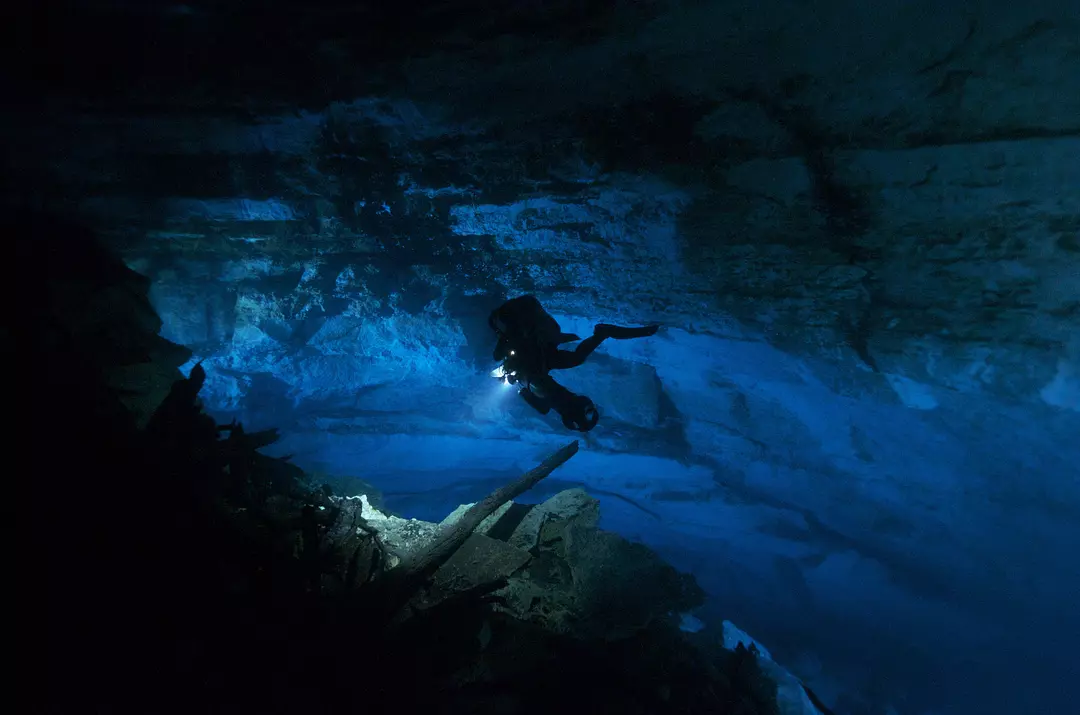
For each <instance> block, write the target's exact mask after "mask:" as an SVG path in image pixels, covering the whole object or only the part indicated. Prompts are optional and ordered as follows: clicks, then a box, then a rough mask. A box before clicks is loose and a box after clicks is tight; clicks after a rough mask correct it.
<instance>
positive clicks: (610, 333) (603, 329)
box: [593, 323, 660, 340]
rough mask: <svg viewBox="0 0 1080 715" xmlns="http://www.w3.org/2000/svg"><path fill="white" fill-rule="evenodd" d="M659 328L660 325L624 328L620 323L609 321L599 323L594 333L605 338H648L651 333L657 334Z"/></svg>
mask: <svg viewBox="0 0 1080 715" xmlns="http://www.w3.org/2000/svg"><path fill="white" fill-rule="evenodd" d="M659 329H660V326H659V325H646V326H644V327H642V328H624V327H622V326H620V325H608V324H607V323H598V324H597V325H596V329H595V330H594V331H593V333H594V334H595V335H602V336H604V337H605V338H615V339H616V340H630V339H632V338H647V337H649V336H650V335H656V331H657V330H659Z"/></svg>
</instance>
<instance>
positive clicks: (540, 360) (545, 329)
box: [488, 295, 660, 432]
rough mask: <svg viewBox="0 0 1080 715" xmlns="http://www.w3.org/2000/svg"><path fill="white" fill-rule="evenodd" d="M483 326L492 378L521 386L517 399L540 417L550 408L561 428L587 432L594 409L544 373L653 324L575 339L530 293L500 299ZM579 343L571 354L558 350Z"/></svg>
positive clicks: (642, 333) (601, 328)
mask: <svg viewBox="0 0 1080 715" xmlns="http://www.w3.org/2000/svg"><path fill="white" fill-rule="evenodd" d="M488 325H490V326H491V329H492V330H494V331H495V333H496V334H497V335H498V336H499V341H498V343H497V344H496V345H495V352H494V355H493V357H494V358H495V360H496V361H498V362H501V363H502V365H501V366H500V367H499V368H497V369H496V370H495V372H493V373H492V374H493V375H495V376H496V377H500V378H502V379H503V380H505V381H506V382H507V383H508V384H511V385H513V384H518V383H520V384H521V385H522V387H521V389H520V391H519V392H518V394H519V395H521V397H522V398H523V399H524V400H525V401H526V402H527V403H529V405H530V406H531V407H532V408H533V409H535V410H536V411H537V412H539V413H540V414H542V415H546V414H547V413H548V412H550V411H551V410H552V409H554V410H555V411H556V412H557V413H558V414H559V416H560V417H562V422H563V425H565V426H566V428H567V429H572V430H576V431H578V432H588V431H589V430H591V429H592V428H593V427H595V426H596V423H597V422H598V421H599V420H600V413H599V411H598V410H597V409H596V405H595V404H594V403H593V401H592V400H590V399H589V398H588V397H585V396H584V395H576V394H574V393H573V392H571V391H570V390H568V389H566V388H565V387H563V386H562V385H560V384H559V383H557V382H556V381H555V380H554V379H553V378H552V377H551V376H550V375H549V374H548V371H550V370H567V369H569V368H572V367H577V366H578V365H581V364H582V363H584V362H585V360H586V359H587V358H588V357H589V355H591V354H592V352H593V351H594V350H596V348H598V347H599V346H600V343H602V342H604V341H605V340H607V339H608V338H613V339H615V340H626V339H630V338H645V337H648V336H650V335H655V334H656V331H657V330H659V329H660V326H659V325H649V326H646V327H642V328H624V327H620V326H617V325H608V324H606V323H599V324H598V325H597V326H596V328H595V329H594V330H593V334H592V335H591V336H590V337H588V338H585V339H584V340H581V338H579V337H578V336H577V335H574V334H572V333H564V332H562V329H561V328H560V327H559V323H558V321H556V320H555V318H553V317H551V315H550V314H548V312H547V311H546V310H544V307H543V306H542V305H540V301H539V300H537V299H536V296H533V295H523V296H519V297H517V298H512V299H511V300H508V301H506V302H505V303H503V304H502V305H501V306H499V307H498V308H496V309H495V310H494V311H492V313H491V316H490V317H489V318H488ZM578 340H581V343H580V344H579V345H578V346H577V348H575V349H574V350H572V351H571V350H563V349H561V348H560V347H559V346H560V345H563V344H564V343H572V342H576V341H578Z"/></svg>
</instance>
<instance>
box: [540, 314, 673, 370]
mask: <svg viewBox="0 0 1080 715" xmlns="http://www.w3.org/2000/svg"><path fill="white" fill-rule="evenodd" d="M659 329H660V326H659V325H646V326H645V327H643V328H624V327H621V326H618V325H608V324H607V323H599V324H597V326H596V329H595V330H594V331H593V334H592V335H590V336H589V337H587V338H585V339H584V340H582V341H581V342H580V343H578V346H577V347H576V348H574V352H570V351H569V350H553V351H552V353H551V355H550V356H549V357H548V369H549V370H568V369H570V368H572V367H577V366H578V365H581V364H582V363H584V362H585V360H586V359H588V357H589V356H590V355H592V352H593V350H596V349H597V348H598V347H600V343H602V342H604V341H605V340H607V339H608V338H614V339H615V340H629V339H631V338H647V337H649V336H650V335H656V331H657V330H659Z"/></svg>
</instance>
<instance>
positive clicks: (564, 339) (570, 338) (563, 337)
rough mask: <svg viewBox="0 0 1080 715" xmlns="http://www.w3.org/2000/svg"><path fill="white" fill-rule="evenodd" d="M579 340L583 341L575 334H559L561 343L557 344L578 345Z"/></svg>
mask: <svg viewBox="0 0 1080 715" xmlns="http://www.w3.org/2000/svg"><path fill="white" fill-rule="evenodd" d="M578 340H581V337H579V336H577V335H575V334H574V333H559V342H558V343H557V344H558V345H562V344H563V343H576V342H577V341H578Z"/></svg>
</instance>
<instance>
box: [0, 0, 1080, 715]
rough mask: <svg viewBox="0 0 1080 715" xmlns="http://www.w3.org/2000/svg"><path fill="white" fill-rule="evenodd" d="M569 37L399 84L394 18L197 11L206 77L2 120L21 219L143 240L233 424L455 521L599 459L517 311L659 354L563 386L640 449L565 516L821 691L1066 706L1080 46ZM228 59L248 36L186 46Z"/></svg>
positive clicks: (668, 13)
mask: <svg viewBox="0 0 1080 715" xmlns="http://www.w3.org/2000/svg"><path fill="white" fill-rule="evenodd" d="M555 5H557V6H558V9H559V12H562V13H563V14H559V13H556V12H554V9H553V7H548V8H547V9H546V10H543V9H536V8H532V9H528V8H531V6H528V4H526V6H528V7H526V6H522V5H517V4H507V6H506V8H504V9H501V10H499V11H491V10H490V9H485V8H481V7H479V6H473V4H468V3H466V4H464V5H462V6H461V8H459V9H458V11H457V12H456V14H455V13H454V12H451V11H450V10H449V9H448V6H445V5H444V6H443V7H442V9H441V10H440V9H439V7H438V4H433V5H431V7H428V6H424V7H422V8H418V10H417V12H418V15H417V18H420V19H418V20H416V22H422V21H423V18H427V21H428V22H430V24H422V25H421V26H422V27H423V28H424V29H423V31H419V30H417V29H416V27H415V26H410V27H408V28H405V29H408V30H409V31H408V32H405V31H404V30H402V33H401V35H400V37H402V38H404V37H409V38H411V39H409V41H408V42H404V41H403V42H402V43H401V44H400V45H398V46H396V47H395V48H390V47H389V46H390V45H391V44H392V43H390V42H387V43H385V46H384V45H379V47H383V49H380V50H378V51H376V50H375V49H373V48H374V47H375V46H376V43H372V42H370V40H371V33H372V32H374V31H375V30H373V29H372V28H374V27H378V26H379V25H378V22H375V20H378V21H379V22H388V20H387V18H386V17H384V16H381V15H380V16H379V17H377V18H372V17H367V20H368V21H369V22H367V23H364V22H356V23H354V24H353V25H351V26H353V27H356V28H357V29H355V31H354V32H355V34H350V33H346V32H342V31H341V30H338V29H333V30H332V29H331V28H330V27H329V25H328V24H327V25H324V24H321V23H330V22H331V21H333V13H334V12H344V11H343V10H340V9H334V10H327V9H325V8H322V12H323V14H322V15H318V14H317V13H314V11H312V13H313V14H312V15H306V14H304V13H305V11H301V10H296V9H292V10H290V12H284V11H282V12H280V13H279V14H278V15H273V14H272V13H270V11H269V10H267V12H268V13H270V14H269V15H268V16H266V17H260V18H258V19H257V20H251V24H252V26H260V27H263V28H265V32H266V33H267V34H266V37H267V38H271V39H274V38H278V39H280V40H281V41H282V43H284V44H283V45H282V46H281V47H282V50H283V51H282V52H278V53H275V58H263V59H259V56H258V55H257V54H254V53H253V52H252V51H251V50H252V49H253V48H252V47H249V46H248V45H246V44H245V43H247V42H254V40H242V39H238V38H239V37H240V36H241V34H242V33H241V32H240V30H241V29H242V28H243V26H244V25H243V22H241V20H240V19H239V16H235V17H234V16H231V15H228V14H227V13H226V15H225V16H223V17H225V19H220V17H218V16H215V15H213V14H212V13H210V11H208V10H205V9H204V8H202V7H201V6H200V5H199V4H197V3H196V4H194V5H193V6H192V14H191V15H190V16H187V15H185V16H184V17H183V18H180V17H174V16H170V18H171V19H162V18H159V20H160V21H161V22H162V23H165V25H164V26H165V27H167V28H168V33H166V34H165V35H163V36H164V37H165V38H166V40H165V41H163V42H164V45H163V46H164V47H165V48H167V49H175V48H176V47H180V46H183V47H185V48H186V49H185V50H184V52H186V53H189V55H190V57H194V58H196V60H198V61H195V60H191V59H190V57H189V61H186V62H184V63H177V64H176V65H175V66H174V65H173V64H171V63H170V61H168V60H166V59H161V58H162V57H164V56H165V55H166V52H165V51H162V52H160V53H158V54H151V55H150V60H148V61H146V62H144V63H143V65H142V67H143V69H142V70H137V69H136V68H134V67H132V66H131V63H126V62H124V59H125V57H127V56H126V55H125V54H124V53H125V52H129V51H130V52H132V53H134V52H135V50H134V49H130V48H127V46H126V45H125V44H124V42H122V41H120V42H117V43H116V44H115V45H114V46H110V47H108V48H107V49H106V50H104V51H103V52H102V57H99V58H97V59H94V60H92V61H90V60H88V62H87V63H86V64H85V66H79V67H72V68H71V72H72V73H73V75H72V76H76V75H79V73H86V76H87V77H90V74H89V73H91V72H92V70H93V68H94V66H95V62H96V63H99V64H100V65H101V66H102V67H106V68H109V67H111V68H112V74H111V75H110V76H111V77H112V78H113V79H112V84H111V85H110V87H111V94H110V95H109V96H108V97H107V98H106V99H102V98H101V97H99V96H94V95H93V93H92V92H89V91H88V90H86V89H85V88H84V87H81V86H76V83H74V81H73V82H72V85H71V86H68V87H66V88H65V90H64V95H63V96H64V97H66V98H67V99H65V100H64V101H61V102H59V104H54V105H50V106H48V107H46V108H45V109H43V108H42V106H41V105H38V104H35V103H33V102H29V103H27V104H26V105H25V107H24V108H22V109H21V110H20V111H13V112H9V113H8V114H7V115H5V118H4V122H5V129H6V134H7V135H8V136H9V137H15V136H17V137H18V138H19V141H18V142H17V143H11V144H10V145H9V146H7V147H6V148H5V155H6V158H7V160H8V164H9V167H11V168H12V169H13V171H14V173H15V174H17V175H19V176H21V177H23V180H22V181H21V182H18V183H15V184H13V185H12V186H11V191H10V192H9V194H8V197H9V198H8V201H9V202H12V203H20V202H22V203H28V202H29V203H36V204H47V205H50V206H53V207H63V208H67V209H69V210H71V211H74V212H76V213H78V214H79V215H81V216H83V217H85V218H86V219H87V220H89V221H90V222H92V223H94V224H96V225H98V226H100V227H102V228H103V229H104V230H105V231H106V232H107V234H108V235H109V236H111V237H112V239H113V241H114V243H115V246H116V248H117V250H120V251H122V252H123V254H124V256H125V257H126V259H127V260H128V262H129V264H130V265H132V266H133V267H135V268H137V269H138V270H139V271H141V272H143V273H144V274H145V275H147V276H149V277H150V278H151V280H152V289H151V296H152V299H153V301H154V303H155V306H156V307H157V309H158V311H159V312H160V313H161V314H162V316H163V318H164V321H165V325H164V329H163V335H164V336H165V337H168V338H170V339H172V340H174V341H176V342H179V343H181V344H184V345H187V346H189V347H190V348H191V349H192V350H193V351H194V353H195V356H196V357H195V359H201V360H204V361H205V362H204V365H205V366H206V367H207V369H208V375H209V377H208V381H207V386H206V390H205V392H204V397H205V399H206V400H207V402H208V404H209V406H210V407H212V408H213V409H214V410H215V411H216V412H217V413H218V414H220V415H221V416H222V417H223V418H225V417H232V416H236V417H239V418H241V419H243V420H244V421H245V423H247V424H249V425H250V426H251V427H252V428H261V427H264V426H270V425H274V426H279V427H281V428H283V431H284V432H285V439H284V440H283V441H282V443H280V444H279V445H278V446H279V447H280V449H281V452H282V453H290V454H294V455H295V457H294V458H295V460H296V461H297V463H299V464H301V465H303V466H305V467H310V468H312V469H316V470H319V471H321V472H323V473H330V474H342V475H348V474H351V475H355V476H361V477H363V478H365V479H368V480H370V481H372V482H374V483H375V484H377V485H378V486H379V487H380V488H381V489H382V490H383V491H385V492H386V494H387V499H388V503H389V504H390V506H391V507H392V508H396V509H398V510H401V511H406V512H409V513H415V514H416V515H417V516H421V517H422V516H424V515H425V514H428V513H430V512H439V511H445V509H446V508H447V507H452V506H454V505H456V504H458V503H461V502H463V501H469V500H471V499H475V498H476V497H477V496H479V495H481V494H483V493H485V491H486V490H488V489H489V487H490V486H491V484H492V483H493V482H494V481H496V480H503V479H505V478H506V476H508V475H509V474H512V473H515V472H517V471H519V470H520V469H523V468H527V466H528V465H530V464H532V463H533V462H535V460H536V458H537V457H538V456H539V455H541V454H543V453H546V452H547V451H549V450H550V448H551V446H552V445H554V444H556V443H561V440H563V439H564V438H565V435H564V434H563V433H562V432H561V427H559V426H558V423H557V421H553V420H550V419H545V418H542V417H540V416H538V415H536V414H535V413H533V412H532V411H531V410H530V409H529V408H528V407H527V406H525V405H524V404H522V403H521V402H520V401H519V400H517V399H516V398H514V396H513V395H512V394H508V391H507V390H506V389H504V388H503V387H502V386H501V385H500V384H499V383H498V382H496V381H495V380H492V379H491V378H490V377H489V376H488V374H487V372H488V370H490V369H491V368H492V367H494V365H492V364H491V362H490V350H491V335H490V334H489V330H488V328H487V326H486V318H487V314H488V312H489V311H490V310H491V309H492V308H493V307H494V306H495V305H497V304H498V302H499V301H500V300H502V299H503V298H505V297H507V296H510V295H515V294H519V293H522V292H533V293H536V294H537V295H538V296H539V297H540V298H541V299H542V300H543V302H544V303H545V305H547V306H549V308H550V309H551V311H552V312H553V314H555V315H556V317H557V318H558V319H559V320H560V323H561V324H562V325H563V327H564V329H565V330H567V331H572V332H577V333H579V334H583V335H584V334H587V333H588V332H589V331H590V329H591V325H592V324H594V323H596V322H600V321H604V322H626V323H645V322H657V323H660V324H661V325H662V326H664V327H663V329H662V330H661V332H660V333H659V334H658V335H657V336H656V337H654V338H651V339H648V340H644V341H636V342H625V343H616V342H614V341H608V342H607V343H605V344H604V346H603V347H602V349H601V350H600V351H598V353H597V354H596V355H595V356H594V358H593V359H592V360H590V362H589V364H587V365H586V366H583V367H582V368H580V369H578V370H575V371H572V372H570V373H567V374H566V375H565V376H560V379H564V378H565V383H566V384H567V386H568V387H570V388H571V389H574V390H576V391H580V392H584V393H586V394H589V395H590V396H591V397H592V398H593V399H594V400H595V401H596V402H597V403H598V404H599V405H600V407H601V410H602V412H603V419H602V422H601V426H600V427H599V428H598V429H597V430H596V431H595V432H593V433H590V434H589V435H587V436H586V438H585V449H583V452H582V453H581V454H580V455H578V457H576V458H575V460H574V462H573V463H572V464H571V465H568V467H567V470H566V471H565V473H561V474H560V479H561V480H563V481H562V482H560V483H559V485H558V486H565V485H566V484H582V485H584V486H586V487H587V488H588V489H589V490H590V491H592V492H594V493H596V494H598V495H599V496H600V497H601V498H602V500H604V507H603V513H604V514H605V519H606V520H607V525H608V526H610V527H611V528H614V529H616V530H618V531H620V532H622V533H624V534H627V535H629V536H633V537H636V538H640V539H642V540H644V541H647V542H649V543H650V544H652V545H654V546H655V547H656V548H657V549H658V550H660V551H661V552H662V553H664V554H665V555H666V556H668V557H669V558H671V559H672V560H674V561H675V562H676V563H677V564H678V565H681V566H684V567H686V568H690V569H692V570H693V571H694V573H695V574H696V575H697V576H698V578H699V580H700V581H701V582H702V584H703V585H704V586H705V587H706V588H707V589H708V590H709V591H710V593H711V594H712V596H713V601H712V605H711V608H712V609H713V610H712V611H711V612H710V613H711V615H715V616H723V615H729V616H730V615H734V616H737V617H736V620H738V621H740V622H741V623H744V624H745V625H746V626H747V628H749V629H750V630H751V631H752V632H753V633H755V635H757V636H758V637H760V638H762V639H763V640H764V641H766V642H767V643H769V644H770V647H771V648H773V650H774V651H778V652H779V653H781V654H782V657H783V659H784V660H785V661H787V662H803V663H804V664H805V665H804V668H805V671H806V675H807V677H812V678H817V679H818V680H819V681H820V683H821V685H820V690H821V691H822V692H826V693H828V694H829V695H833V696H836V697H839V693H840V692H841V691H842V690H848V691H850V690H860V691H861V692H862V693H863V695H864V696H865V697H866V698H868V699H869V700H871V701H872V702H874V703H876V704H877V705H882V704H883V703H887V702H891V703H893V704H896V705H897V707H901V706H907V709H904V708H902V710H901V711H904V712H907V711H911V712H919V711H920V708H921V709H923V710H926V709H928V708H930V707H931V706H940V707H944V706H945V705H948V706H951V707H952V708H953V709H952V710H950V711H954V712H966V711H967V709H971V710H972V711H979V712H1004V711H1008V710H1009V709H1016V708H1020V709H1021V710H1024V709H1028V710H1031V709H1040V708H1041V709H1042V710H1043V711H1052V710H1053V707H1051V705H1050V704H1048V703H1052V696H1051V695H1049V693H1051V692H1052V690H1053V685H1054V684H1060V683H1061V682H1063V679H1064V678H1066V677H1067V676H1068V675H1069V674H1070V672H1071V670H1073V669H1074V668H1075V666H1074V663H1075V659H1074V658H1072V657H1071V656H1070V647H1071V646H1070V644H1071V642H1072V641H1073V640H1074V639H1075V638H1076V636H1078V635H1080V622H1078V620H1077V616H1076V614H1075V612H1074V610H1075V609H1073V608H1072V607H1071V601H1072V594H1074V593H1076V592H1080V570H1078V569H1077V568H1076V567H1075V566H1072V565H1071V564H1072V563H1073V562H1074V561H1075V559H1071V558H1070V549H1071V547H1072V545H1073V544H1075V543H1078V539H1080V527H1078V524H1080V479H1078V473H1077V466H1076V465H1077V464H1078V463H1080V445H1078V443H1077V442H1076V440H1075V435H1076V434H1080V367H1078V366H1080V337H1078V336H1080V330H1077V326H1078V324H1080V319H1078V312H1077V311H1078V307H1080V219H1078V217H1080V193H1078V192H1077V191H1076V187H1077V186H1080V124H1078V123H1077V117H1080V87H1078V86H1077V85H1078V84H1080V44H1078V38H1080V18H1078V11H1077V10H1076V9H1074V8H1070V7H1068V6H1067V4H1062V3H1050V2H1033V3H1025V4H1023V5H1015V4H1008V5H1007V4H1004V3H1000V2H991V1H990V0H981V1H980V2H975V3H963V4H960V3H957V4H955V5H953V4H949V3H946V4H945V6H942V5H941V4H940V3H931V2H899V1H897V2H884V3H874V4H873V5H867V4H865V3H854V2H846V1H842V0H832V1H831V2H824V3H813V4H804V3H797V2H780V1H779V0H774V1H771V2H766V3H760V2H758V3H723V4H720V3H696V2H690V3H683V2H655V3H633V4H626V5H625V6H623V4H615V7H617V9H616V10H615V11H613V12H608V13H604V12H592V13H590V12H585V11H584V10H580V9H578V10H574V9H569V8H571V6H572V5H573V4H564V3H556V4H555ZM586 5H587V4H586ZM269 7H270V6H269V5H268V8H269ZM312 8H317V9H318V8H321V6H320V5H319V4H318V3H316V4H314V5H312ZM511 8H512V9H511ZM523 8H525V9H523ZM447 12H450V13H451V14H450V15H447V14H446V13H447ZM542 12H548V13H553V14H550V15H547V16H541V15H539V14H537V13H542ZM515 13H517V14H515ZM530 13H532V14H530ZM316 15H318V17H317V19H312V17H315V16H316ZM556 16H557V18H558V19H557V20H556V19H555V18H556ZM327 18H329V19H327ZM338 21H339V22H340V21H341V18H338ZM350 21H351V19H350ZM71 22H73V23H74V20H71ZM155 22H157V21H155ZM215 22H216V23H219V24H217V25H215V24H214V23H215ZM440 23H442V24H443V25H444V26H442V27H439V25H440ZM61 24H62V23H61ZM209 25H213V26H214V27H216V28H217V29H216V30H215V32H217V33H218V35H215V37H218V38H227V39H228V40H229V42H203V43H201V44H199V43H192V44H190V45H185V44H183V42H182V40H183V39H184V38H185V37H189V36H193V37H204V36H205V33H206V32H207V30H206V27H207V26H209ZM395 27H396V26H395ZM144 29H145V28H144ZM399 29H402V28H399ZM272 30H273V31H272ZM63 31H64V29H63V28H61V29H60V30H58V31H57V32H58V33H59V35H58V36H59V37H63ZM200 33H203V34H200ZM275 33H276V34H275ZM129 36H130V35H129V34H123V35H122V37H129ZM389 37H391V38H392V37H398V35H394V34H393V33H392V32H391V33H390V34H389ZM455 38H456V39H455ZM365 42H367V44H364V43H365ZM170 43H173V44H170ZM125 48H127V49H125ZM286 49H287V50H289V51H288V52H285V51H284V50H286ZM140 51H142V52H144V53H145V47H143V48H142V49H141V50H140ZM132 56H135V55H132ZM185 56H188V55H185ZM155 58H156V59H155ZM110 62H114V64H115V66H114V65H110V64H108V63H110ZM155 62H156V64H155ZM159 65H160V66H159ZM181 66H182V71H181V69H178V68H181ZM224 66H227V67H229V68H230V69H229V70H228V71H224V70H222V71H218V70H215V69H214V68H216V67H224ZM200 67H201V68H202V70H200V69H199V68H200ZM117 68H123V71H119V69H117ZM147 68H149V69H147ZM193 68H194V69H193ZM167 70H175V72H171V73H170V71H167ZM200 71H202V72H203V74H202V75H199V74H198V73H199V72H200ZM192 73H194V74H192ZM210 77H212V78H213V79H208V78H210ZM196 80H198V81H196ZM272 80H273V81H272ZM86 86H92V84H90V83H87V84H86ZM57 107H59V109H58V108H57ZM552 488H555V487H552ZM1003 614H1005V615H1003ZM1033 634H1036V635H1033ZM868 643H873V644H878V645H877V647H876V648H875V651H874V653H872V654H867V653H865V650H866V647H867V644H868ZM972 653H978V654H979V655H978V657H975V656H972V655H971V654H972ZM815 659H816V660H818V661H820V663H821V665H820V666H815V665H814V662H815ZM1024 662H1030V663H1031V667H1030V668H1028V669H1025V668H1024V667H1022V666H1021V665H1018V663H1024ZM1036 664H1037V665H1036ZM1006 676H1007V677H1006ZM830 678H834V679H835V680H836V681H838V682H833V681H830ZM1006 679H1011V682H1014V683H1016V684H1017V685H1016V686H1015V687H1011V688H1009V689H1008V693H1002V692H1000V691H999V690H989V689H987V688H986V687H985V685H986V683H988V682H991V681H1003V680H1006ZM1029 682H1031V683H1039V685H1038V686H1035V685H1028V684H1027V683H1029ZM815 686H816V687H817V683H815ZM1039 698H1046V699H1045V700H1039ZM834 699H835V698H834ZM867 707H869V706H867ZM882 707H883V705H882ZM855 708H856V706H855V705H852V706H851V708H849V710H850V711H851V712H855V711H856V709H855ZM995 708H998V709H997V710H995Z"/></svg>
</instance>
